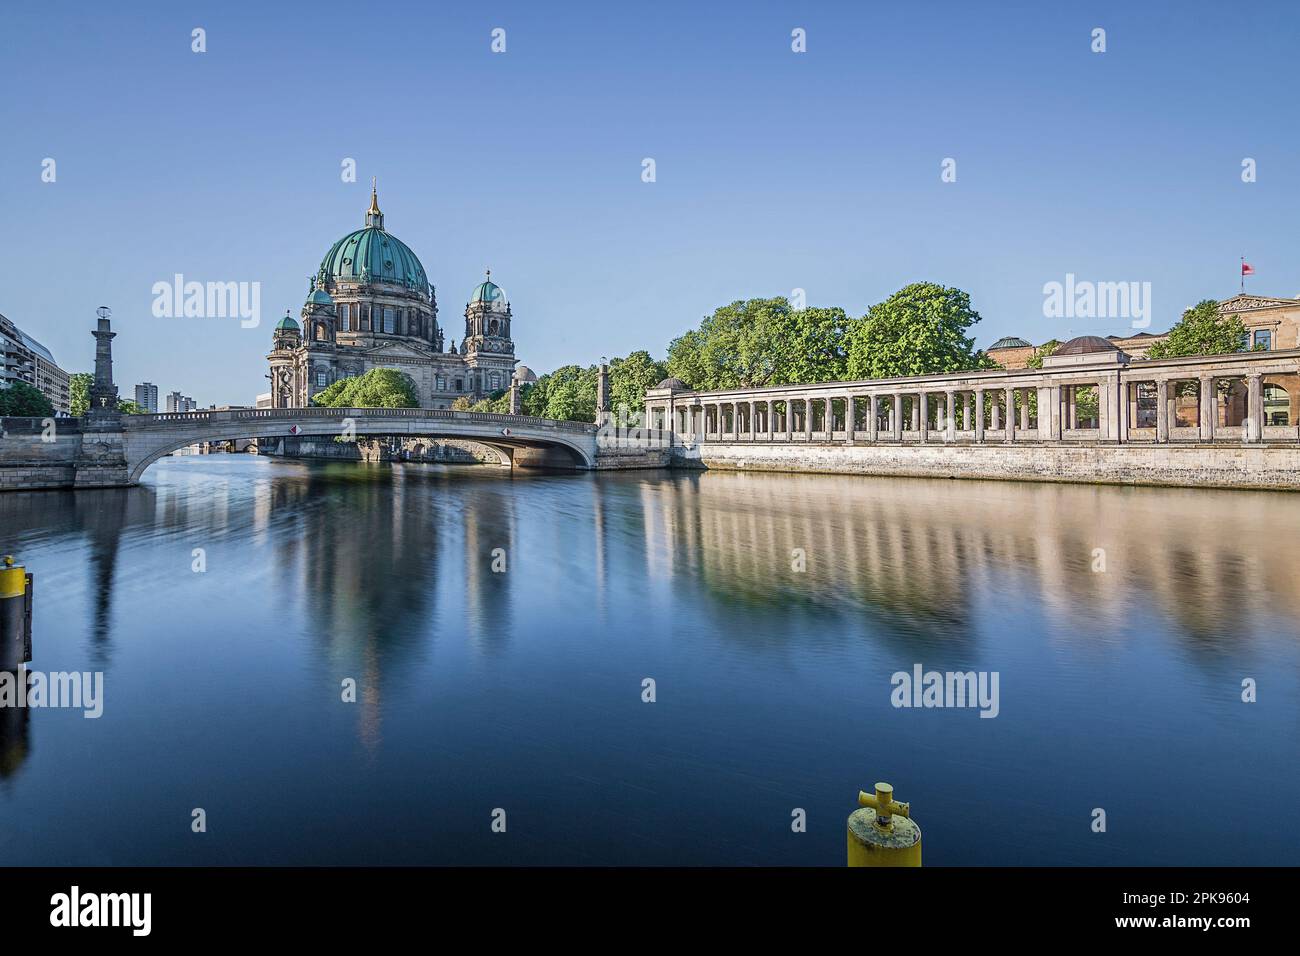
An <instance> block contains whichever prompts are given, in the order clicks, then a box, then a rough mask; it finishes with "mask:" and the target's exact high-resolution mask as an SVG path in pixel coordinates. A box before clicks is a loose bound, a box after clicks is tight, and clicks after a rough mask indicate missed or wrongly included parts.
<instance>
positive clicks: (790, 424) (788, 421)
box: [781, 398, 794, 441]
mask: <svg viewBox="0 0 1300 956" xmlns="http://www.w3.org/2000/svg"><path fill="white" fill-rule="evenodd" d="M781 418H782V423H783V424H784V425H785V440H786V441H791V440H793V439H794V410H793V409H792V408H791V407H790V399H788V398H787V399H786V400H785V414H784V415H782V416H781Z"/></svg>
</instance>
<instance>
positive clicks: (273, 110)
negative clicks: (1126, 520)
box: [0, 0, 1300, 406]
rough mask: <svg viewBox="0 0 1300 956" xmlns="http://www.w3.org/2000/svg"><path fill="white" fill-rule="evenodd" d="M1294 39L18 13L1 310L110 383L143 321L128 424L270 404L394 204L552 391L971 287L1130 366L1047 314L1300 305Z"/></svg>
mask: <svg viewBox="0 0 1300 956" xmlns="http://www.w3.org/2000/svg"><path fill="white" fill-rule="evenodd" d="M196 26H198V27H203V28H204V29H206V31H207V45H208V50H207V52H206V53H203V54H195V53H192V52H191V50H190V44H191V39H190V31H191V30H192V29H193V28H194V27H196ZM1099 26H1100V27H1103V28H1105V29H1106V31H1107V48H1108V49H1107V52H1106V53H1104V54H1094V53H1092V52H1091V50H1090V43H1091V39H1090V33H1091V31H1092V29H1093V28H1094V27H1099ZM494 27H502V28H504V29H505V30H506V37H507V52H506V53H505V54H493V53H492V52H491V51H490V49H489V44H490V39H491V38H490V32H491V30H492V29H493V28H494ZM795 27H803V28H805V29H806V30H807V36H808V52H807V53H805V54H795V53H792V52H791V50H790V42H791V41H790V31H791V30H792V29H793V28H795ZM1298 27H1300V13H1298V12H1297V10H1296V5H1294V4H1283V3H1254V4H1249V5H1229V4H1223V3H1210V2H1201V3H1183V2H1180V3H1174V2H1169V3H1133V2H1117V3H1075V4H1057V3H1041V2H1036V3H1034V2H1026V3H1007V4H996V5H995V4H987V5H984V4H976V3H914V2H908V3H898V4H869V3H843V4H839V3H817V4H793V3H790V4H779V3H759V2H745V3H731V4H727V5H718V6H717V8H716V9H715V8H713V7H712V6H711V5H709V6H706V5H704V4H700V3H681V4H675V3H654V4H618V5H615V4H603V3H602V4H597V3H592V4H578V3H566V4H558V3H556V4H541V3H537V2H523V3H512V4H503V3H498V4H491V5H486V4H470V3H464V4H433V3H427V2H409V3H404V2H397V0H391V2H387V3H378V4H359V3H355V2H354V3H342V4H341V3H332V2H314V3H310V4H286V3H278V2H277V3H270V2H262V3H256V4H253V3H242V2H234V0H227V2H220V3H186V4H179V3H171V2H169V3H155V4H149V3H130V4H102V3H95V4H89V3H86V4H81V5H72V4H62V3H57V2H55V3H41V4H11V5H9V7H8V9H7V10H6V13H5V18H4V27H3V33H2V34H0V73H2V74H3V79H4V81H5V82H4V89H5V91H6V94H5V96H4V97H3V98H0V136H2V138H0V209H3V215H4V219H3V225H4V228H3V229H2V230H0V262H3V274H2V276H0V312H3V313H4V314H6V315H8V316H9V317H10V318H11V319H13V320H14V321H15V322H17V323H18V324H19V325H20V326H21V327H23V328H24V329H26V330H27V331H28V332H29V333H30V334H32V335H34V336H36V337H37V338H39V339H41V340H42V341H43V342H45V344H46V345H48V346H49V347H50V348H51V349H52V350H53V352H54V354H55V356H56V357H57V359H58V360H59V362H60V364H62V365H63V366H64V367H65V368H68V369H70V370H72V371H77V370H85V369H89V368H90V366H91V363H92V356H93V340H92V339H91V337H90V335H89V329H90V327H91V324H92V322H93V319H94V309H95V307H96V306H97V305H100V304H107V305H110V306H111V307H112V308H113V310H114V317H115V328H116V329H117V331H118V332H119V336H118V338H117V340H116V342H115V347H116V359H117V363H116V367H117V379H118V384H119V386H122V387H123V391H124V393H126V394H127V395H128V396H129V394H130V392H129V389H130V386H131V385H132V384H134V383H135V382H138V381H141V380H145V379H147V380H150V381H152V382H154V383H156V384H157V385H158V386H159V387H160V390H161V391H162V392H164V393H165V392H168V391H171V390H172V389H180V390H181V391H183V392H186V393H188V394H191V395H193V396H194V397H195V398H196V399H197V400H198V401H199V402H200V404H201V405H204V406H206V405H207V404H210V403H250V402H251V401H252V399H253V396H254V395H255V394H256V393H257V392H260V391H262V390H263V389H264V388H265V387H266V382H265V379H264V378H263V375H264V373H265V370H266V369H265V365H266V363H265V359H264V356H265V354H266V351H267V349H268V347H269V340H270V330H271V326H272V325H273V324H274V322H275V320H276V318H277V317H278V316H279V315H282V314H283V313H284V311H285V309H286V308H289V309H292V310H293V311H294V314H295V315H296V314H297V312H298V309H299V308H300V307H301V305H302V301H303V298H304V296H305V293H306V290H307V276H308V275H309V274H311V273H313V272H314V271H315V270H316V268H317V267H318V266H319V263H320V260H321V257H322V256H323V255H324V253H325V251H326V250H327V249H328V247H329V246H330V244H331V243H332V242H333V241H334V240H335V239H337V238H338V237H339V236H341V235H343V234H344V233H346V232H348V231H349V230H352V229H354V228H358V227H360V226H361V225H362V218H363V212H364V210H365V208H366V205H367V199H368V195H367V193H368V186H369V180H370V177H371V176H372V175H374V176H378V177H379V184H380V189H379V191H380V201H381V206H382V207H383V210H384V213H385V215H386V218H387V222H386V225H387V227H388V229H389V231H391V232H392V233H394V234H395V235H396V236H398V237H399V238H401V239H402V240H403V241H405V242H406V243H407V244H408V245H410V246H411V247H412V248H413V249H414V250H415V252H416V253H417V255H419V256H420V258H421V260H422V261H423V263H424V265H425V268H426V269H427V270H428V272H429V275H430V279H431V281H433V282H434V284H435V285H436V286H437V289H438V298H439V305H440V320H441V321H442V323H443V325H444V327H445V328H447V329H448V333H449V336H450V337H453V338H456V339H459V338H460V334H461V329H462V328H463V320H462V318H461V311H462V310H463V308H464V303H465V300H466V298H467V297H468V294H469V291H470V289H471V288H472V287H473V286H474V285H475V284H476V283H477V282H478V281H479V278H480V276H481V274H482V271H483V268H484V267H485V266H490V267H491V268H492V272H493V277H494V278H496V279H499V280H500V282H501V284H502V285H503V286H504V287H505V288H506V290H507V291H508V292H509V294H510V297H511V300H512V302H513V305H514V309H515V316H516V319H515V333H516V338H517V350H518V355H519V357H520V359H521V360H522V361H523V362H525V363H527V364H528V365H530V366H531V367H533V368H535V369H537V370H538V371H539V372H540V371H546V370H549V369H550V368H553V367H555V366H556V365H560V364H564V363H566V362H581V363H589V362H592V361H595V360H596V359H598V358H599V357H600V356H601V355H602V354H604V355H611V356H612V355H621V354H626V353H627V352H629V351H631V350H633V349H637V348H648V349H649V350H650V351H651V352H653V353H654V354H656V355H662V354H663V352H664V350H665V348H666V346H667V343H668V342H669V340H670V339H672V338H673V337H674V336H675V335H677V334H679V333H680V332H681V331H683V330H684V329H686V328H688V327H691V326H693V325H695V324H696V323H698V321H699V319H700V317H701V316H702V315H704V314H706V313H708V312H711V311H712V310H713V309H714V308H716V307H717V306H719V305H722V304H725V303H727V302H730V301H732V300H734V299H737V298H748V297H752V296H769V295H787V294H789V293H790V291H791V290H792V289H794V288H796V287H798V288H803V289H805V290H806V291H807V296H808V301H809V304H811V305H840V306H843V307H844V308H845V309H847V310H849V312H850V313H851V314H854V315H859V314H861V313H862V312H863V311H865V309H866V308H867V306H869V305H870V304H872V303H873V302H877V301H879V300H880V299H882V298H884V297H885V296H887V295H888V294H889V293H891V292H893V291H894V290H896V289H898V288H899V287H901V286H903V285H905V284H906V283H908V282H912V281H917V280H932V281H937V282H942V283H944V284H947V285H956V286H960V287H961V288H964V289H966V290H968V291H969V292H970V293H971V295H972V296H973V300H974V305H975V308H976V309H977V310H978V311H979V312H980V313H981V314H982V315H983V316H984V321H983V322H982V323H981V324H980V325H979V326H978V327H977V331H978V338H979V342H980V343H981V344H982V345H988V344H990V343H991V342H992V341H993V340H994V339H996V338H997V337H999V336H1001V335H1004V334H1018V335H1021V336H1024V337H1025V338H1029V339H1031V340H1033V341H1034V342H1041V341H1044V340H1046V339H1048V338H1051V337H1053V336H1055V337H1057V338H1064V337H1068V336H1069V335H1071V334H1080V333H1087V332H1101V333H1106V332H1111V331H1119V332H1123V331H1125V329H1124V323H1118V325H1119V327H1118V328H1116V325H1117V323H1113V322H1101V323H1098V322H1095V321H1093V322H1089V321H1082V320H1077V319H1061V320H1049V319H1046V318H1044V317H1043V309H1042V303H1043V294H1042V287H1043V284H1044V283H1045V282H1049V281H1053V280H1057V281H1062V280H1063V279H1064V276H1065V274H1066V273H1067V272H1072V273H1074V274H1076V275H1077V276H1079V277H1080V278H1085V279H1093V280H1097V281H1128V280H1134V281H1149V282H1151V283H1152V290H1153V302H1154V320H1153V323H1152V329H1153V330H1156V331H1159V330H1163V329H1164V328H1167V327H1168V326H1169V325H1170V324H1171V323H1172V322H1173V321H1175V320H1176V318H1177V316H1178V314H1179V312H1180V311H1181V310H1182V308H1184V307H1185V306H1187V305H1189V304H1191V303H1193V302H1195V301H1197V300H1199V299H1201V298H1205V297H1219V298H1221V297H1226V296H1227V295H1229V294H1231V293H1233V292H1234V291H1235V290H1236V288H1237V285H1238V278H1237V271H1238V258H1239V257H1240V256H1242V255H1245V256H1246V257H1247V258H1248V260H1249V261H1250V262H1251V263H1252V264H1253V265H1254V266H1255V268H1256V270H1257V275H1256V276H1255V277H1254V278H1252V279H1248V280H1247V289H1248V290H1253V291H1257V292H1260V293H1263V294H1269V295H1281V296H1293V295H1296V294H1298V293H1300V261H1298V260H1297V258H1296V256H1295V234H1296V224H1297V222H1300V215H1298V214H1300V191H1297V189H1296V188H1295V184H1296V179H1297V176H1300V123H1298V122H1297V117H1296V109H1295V103H1296V89H1297V83H1298V82H1300V72H1298V69H1297V66H1296V61H1295V55H1294V54H1295V48H1296V42H1297V39H1298V38H1300V30H1298V29H1297V28H1298ZM46 157H51V158H54V159H55V160H56V162H57V176H58V178H57V182H55V183H52V184H51V183H42V182H41V162H42V160H43V159H45V158H46ZM345 157H352V158H355V159H356V161H357V164H358V177H357V182H356V183H353V184H346V183H343V182H342V181H341V178H340V168H341V167H340V163H341V162H342V160H343V159H344V158H345ZM644 157H653V158H654V159H655V161H656V163H657V177H658V180H657V182H655V183H652V184H647V183H643V182H642V181H641V161H642V159H643V158H644ZM945 157H953V158H955V159H956V160H957V164H958V165H957V172H958V176H957V182H956V183H948V184H945V183H942V182H941V181H940V176H939V173H940V162H941V161H942V160H943V159H944V158H945ZM1244 157H1252V158H1254V159H1255V160H1256V161H1257V163H1258V181H1257V182H1255V183H1253V184H1244V183H1242V181H1241V161H1242V159H1243V158H1244ZM177 272H179V273H183V274H184V275H185V276H186V278H187V279H194V280H199V281H209V280H212V281H245V282H260V283H261V286H262V325H261V327H260V328H257V329H243V328H240V326H239V323H238V322H237V321H235V320H231V319H157V318H154V317H153V316H152V314H151V309H150V307H151V303H152V298H153V297H152V294H151V288H152V286H153V284H154V283H155V282H158V281H168V280H170V278H171V276H172V275H173V274H174V273H177Z"/></svg>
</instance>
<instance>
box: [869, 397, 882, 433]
mask: <svg viewBox="0 0 1300 956" xmlns="http://www.w3.org/2000/svg"><path fill="white" fill-rule="evenodd" d="M867 410H868V412H869V414H868V416H867V441H869V442H873V443H874V442H876V441H877V440H879V438H880V434H879V433H880V410H879V408H878V407H877V405H876V396H875V395H869V396H867Z"/></svg>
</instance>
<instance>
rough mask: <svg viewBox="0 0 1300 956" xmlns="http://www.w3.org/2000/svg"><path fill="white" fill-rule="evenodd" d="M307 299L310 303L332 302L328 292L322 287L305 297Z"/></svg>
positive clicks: (326, 303) (326, 304) (323, 304)
mask: <svg viewBox="0 0 1300 956" xmlns="http://www.w3.org/2000/svg"><path fill="white" fill-rule="evenodd" d="M307 301H308V302H309V303H311V304H312V305H321V306H331V305H333V304H334V300H333V299H331V298H330V294H329V293H328V292H326V291H325V290H324V289H316V290H315V291H314V292H312V294H311V295H310V296H309V297H308V298H307Z"/></svg>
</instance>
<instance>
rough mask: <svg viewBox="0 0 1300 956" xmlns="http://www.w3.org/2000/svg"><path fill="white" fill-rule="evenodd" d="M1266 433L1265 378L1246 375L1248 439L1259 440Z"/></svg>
mask: <svg viewBox="0 0 1300 956" xmlns="http://www.w3.org/2000/svg"><path fill="white" fill-rule="evenodd" d="M1263 435H1264V378H1263V376H1261V375H1247V376H1246V441H1259V440H1260V439H1261V438H1262V437H1263Z"/></svg>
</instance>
